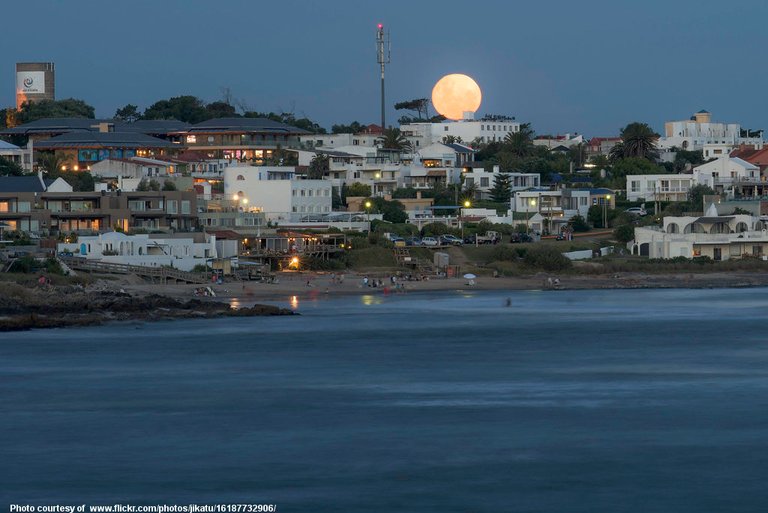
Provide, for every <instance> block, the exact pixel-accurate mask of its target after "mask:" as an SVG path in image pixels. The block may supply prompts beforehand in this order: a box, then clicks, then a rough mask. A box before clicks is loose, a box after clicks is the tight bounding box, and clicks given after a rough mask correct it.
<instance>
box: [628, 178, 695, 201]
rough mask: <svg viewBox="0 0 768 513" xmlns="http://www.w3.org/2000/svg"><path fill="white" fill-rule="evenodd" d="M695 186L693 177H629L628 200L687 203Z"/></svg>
mask: <svg viewBox="0 0 768 513" xmlns="http://www.w3.org/2000/svg"><path fill="white" fill-rule="evenodd" d="M693 185H695V182H694V177H693V176H692V175H682V174H665V175H627V200H629V201H686V200H687V199H688V191H690V189H691V187H692V186H693Z"/></svg>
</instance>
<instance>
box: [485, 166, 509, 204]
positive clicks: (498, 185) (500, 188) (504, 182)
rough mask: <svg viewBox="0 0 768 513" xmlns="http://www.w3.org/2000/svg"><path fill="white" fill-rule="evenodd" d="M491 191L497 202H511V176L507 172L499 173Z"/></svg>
mask: <svg viewBox="0 0 768 513" xmlns="http://www.w3.org/2000/svg"><path fill="white" fill-rule="evenodd" d="M490 192H491V198H493V201H495V202H496V203H509V200H510V199H511V198H512V187H511V182H510V176H509V175H508V174H507V173H499V174H497V175H496V177H495V178H494V179H493V187H492V188H491V191H490Z"/></svg>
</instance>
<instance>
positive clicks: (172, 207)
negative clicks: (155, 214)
mask: <svg viewBox="0 0 768 513" xmlns="http://www.w3.org/2000/svg"><path fill="white" fill-rule="evenodd" d="M165 204H166V206H167V208H168V213H169V214H178V212H179V210H178V202H177V201H176V200H168V201H166V202H165Z"/></svg>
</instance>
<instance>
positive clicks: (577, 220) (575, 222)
mask: <svg viewBox="0 0 768 513" xmlns="http://www.w3.org/2000/svg"><path fill="white" fill-rule="evenodd" d="M568 224H570V225H571V228H573V231H574V232H588V231H589V224H588V223H587V221H586V219H584V218H583V217H582V216H580V215H575V216H573V217H572V218H571V220H570V221H569V223H568Z"/></svg>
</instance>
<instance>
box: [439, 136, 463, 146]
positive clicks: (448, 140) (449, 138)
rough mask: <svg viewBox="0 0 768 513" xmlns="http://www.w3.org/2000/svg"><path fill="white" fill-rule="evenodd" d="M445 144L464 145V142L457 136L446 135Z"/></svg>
mask: <svg viewBox="0 0 768 513" xmlns="http://www.w3.org/2000/svg"><path fill="white" fill-rule="evenodd" d="M443 144H464V141H463V140H462V139H461V137H458V136H456V135H446V136H445V137H443Z"/></svg>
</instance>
